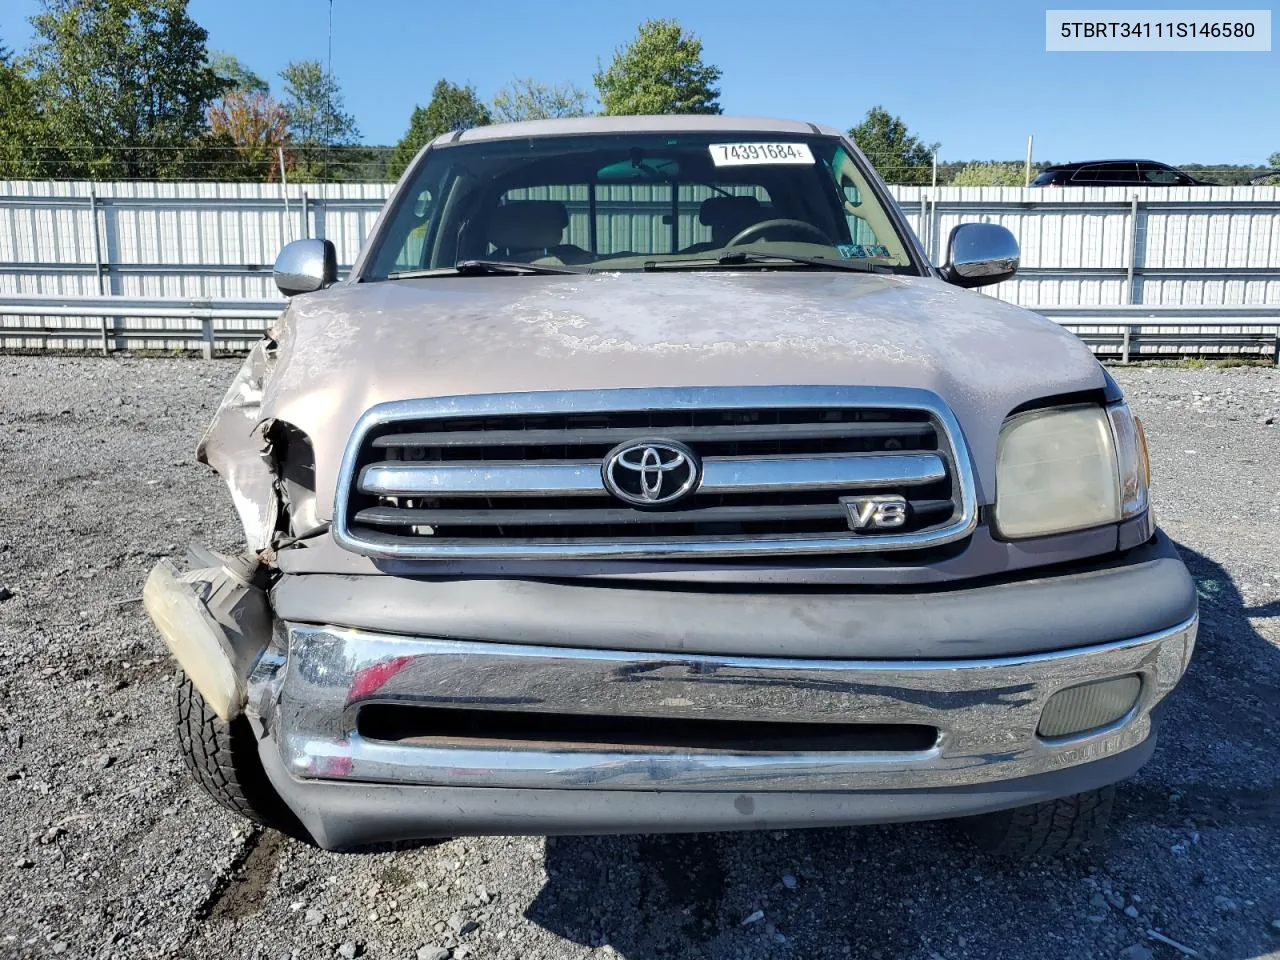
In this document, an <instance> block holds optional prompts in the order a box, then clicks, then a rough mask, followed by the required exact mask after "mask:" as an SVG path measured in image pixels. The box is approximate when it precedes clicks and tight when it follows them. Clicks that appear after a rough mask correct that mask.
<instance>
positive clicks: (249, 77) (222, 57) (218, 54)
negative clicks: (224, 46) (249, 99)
mask: <svg viewBox="0 0 1280 960" xmlns="http://www.w3.org/2000/svg"><path fill="white" fill-rule="evenodd" d="M209 69H210V70H212V71H213V72H214V73H216V74H217V75H218V76H219V77H220V78H221V79H222V81H223V83H224V88H223V89H225V90H226V91H227V93H264V94H265V93H270V92H271V85H270V84H268V83H267V81H265V80H263V79H262V77H260V76H258V75H257V74H256V73H254V72H253V71H252V70H250V69H249V68H248V67H246V66H245V65H244V64H243V63H241V62H240V58H239V57H237V56H236V55H235V54H232V53H227V52H226V51H224V50H215V51H213V52H212V53H210V54H209Z"/></svg>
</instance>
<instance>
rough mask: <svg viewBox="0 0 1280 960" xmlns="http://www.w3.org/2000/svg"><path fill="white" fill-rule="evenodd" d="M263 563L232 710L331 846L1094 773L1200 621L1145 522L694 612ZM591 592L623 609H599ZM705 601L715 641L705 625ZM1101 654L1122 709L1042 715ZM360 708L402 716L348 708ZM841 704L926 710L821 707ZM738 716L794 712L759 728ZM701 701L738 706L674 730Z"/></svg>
mask: <svg viewBox="0 0 1280 960" xmlns="http://www.w3.org/2000/svg"><path fill="white" fill-rule="evenodd" d="M322 581H323V582H322ZM287 585H289V578H285V581H283V582H282V584H281V585H278V586H277V589H276V593H275V595H274V599H275V609H276V613H277V615H278V616H279V617H280V618H281V620H280V626H281V628H282V629H281V630H280V642H279V643H277V644H276V645H274V646H273V648H272V649H271V650H270V651H268V653H267V654H266V655H265V656H264V657H263V658H262V659H261V660H260V661H259V662H258V664H257V667H256V668H255V670H254V673H253V675H252V676H251V677H250V682H249V695H248V701H247V704H246V713H247V714H248V715H249V717H250V720H251V721H252V722H253V724H254V725H255V727H256V729H257V730H258V732H259V735H260V751H261V754H262V758H263V763H264V766H265V767H266V769H267V771H268V774H269V775H270V776H271V778H272V780H273V783H274V784H275V786H276V788H277V790H278V791H279V793H280V794H281V796H282V797H284V799H285V800H286V802H287V803H288V804H289V806H290V807H291V808H292V809H293V810H294V812H295V813H296V814H297V815H298V816H299V818H300V819H301V820H302V822H303V823H304V825H305V826H306V827H307V828H308V830H310V832H311V833H312V835H313V836H314V837H315V838H316V839H317V841H318V842H320V843H321V844H323V845H325V846H330V847H337V846H345V845H349V844H353V843H362V842H373V841H381V840H395V839H409V838H415V837H427V836H440V835H457V834H467V833H488V832H501V833H533V834H545V833H592V832H617V831H629V830H634V831H649V830H661V831H681V830H704V829H742V828H752V829H754V828H764V827H770V828H771V827H785V826H820V825H830V824H849V823H866V822H883V821H890V820H911V819H926V818H936V817H952V816H962V815H966V814H972V813H980V812H984V811H987V810H994V809H1001V808H1005V807H1011V806H1018V805H1022V804H1025V803H1034V802H1038V801H1041V800H1045V799H1050V798H1053V797H1057V796H1064V795H1067V794H1071V793H1076V792H1080V791H1082V790H1088V789H1093V788H1095V787H1098V786H1101V785H1103V784H1106V783H1110V782H1113V781H1115V780H1118V779H1123V778H1124V777H1126V776H1128V775H1130V774H1132V773H1133V772H1134V771H1135V770H1136V769H1137V768H1138V767H1139V766H1140V765H1141V764H1142V763H1143V762H1145V760H1146V759H1147V757H1148V756H1149V755H1150V752H1151V750H1152V749H1153V747H1154V743H1155V737H1154V736H1153V725H1154V711H1155V709H1156V707H1157V706H1158V705H1159V704H1160V703H1161V701H1162V700H1163V699H1164V698H1165V697H1166V696H1167V695H1168V694H1169V692H1170V691H1171V690H1173V688H1174V687H1175V685H1176V684H1177V683H1178V681H1179V679H1180V678H1181V676H1182V674H1183V672H1184V671H1185V670H1186V667H1187V664H1188V662H1189V660H1190V657H1191V653H1192V649H1193V647H1194V643H1195V637H1196V629H1197V615H1196V603H1195V592H1194V587H1193V585H1192V584H1191V581H1190V578H1189V577H1188V576H1187V573H1186V570H1185V568H1184V567H1183V566H1182V564H1181V562H1180V561H1179V560H1178V558H1177V554H1176V552H1175V551H1174V549H1173V547H1172V545H1171V544H1170V543H1169V542H1168V540H1167V539H1165V538H1164V537H1162V536H1158V537H1157V538H1156V539H1155V540H1154V541H1153V542H1152V543H1151V544H1148V545H1146V546H1145V547H1143V548H1139V549H1137V550H1134V551H1130V552H1129V553H1128V554H1123V555H1120V556H1119V557H1113V558H1110V559H1108V560H1107V561H1105V562H1102V563H1100V564H1098V565H1097V566H1095V567H1093V568H1086V569H1075V570H1072V571H1063V572H1059V573H1057V574H1056V575H1055V574H1052V573H1048V574H1042V575H1041V576H1040V577H1038V578H1035V579H1033V580H1029V581H1008V582H996V583H991V584H988V585H986V586H971V587H966V588H965V589H963V590H959V591H940V592H938V593H936V594H927V593H925V594H918V595H917V594H910V595H903V594H897V595H895V594H892V593H880V594H869V593H858V592H854V593H843V594H830V593H827V594H822V593H818V594H813V595H812V596H811V597H810V598H809V599H811V600H812V603H808V602H806V598H804V597H803V596H800V595H795V594H774V595H770V594H768V593H755V594H749V595H743V596H742V597H740V598H738V599H739V600H740V602H741V603H742V604H744V605H746V606H749V607H750V609H751V611H752V613H753V614H754V616H750V617H747V616H744V615H739V616H737V617H733V616H732V614H731V612H730V607H729V606H726V603H725V601H732V600H733V599H734V597H733V596H732V595H724V594H714V593H713V594H707V595H706V597H707V598H709V599H708V600H707V603H706V604H705V606H704V608H703V610H702V614H701V616H698V615H697V609H696V605H695V606H691V604H694V603H695V596H694V595H692V594H689V593H679V592H668V591H665V590H664V591H631V590H627V591H622V592H619V591H617V590H616V589H615V588H609V587H598V588H595V589H594V590H592V589H591V588H587V587H581V588H579V587H567V586H565V587H559V588H560V589H564V590H578V591H580V593H575V594H574V597H575V598H577V597H579V596H581V597H583V602H582V603H581V604H577V603H575V604H568V602H567V598H565V597H561V598H559V599H561V600H563V601H565V603H564V604H562V605H552V604H543V601H546V600H548V599H549V598H547V597H543V596H542V595H541V593H540V591H541V590H542V589H543V587H546V588H547V589H549V590H554V589H557V588H558V587H557V585H555V584H541V583H536V582H530V583H522V582H520V581H509V582H507V581H495V582H493V583H492V584H487V585H486V584H485V583H479V584H478V583H477V582H475V581H472V580H458V581H449V580H435V581H421V580H419V581H412V580H405V579H402V578H397V577H385V576H378V577H352V578H347V577H324V578H318V577H308V578H305V582H303V583H301V584H296V583H295V584H293V585H292V586H290V588H289V589H288V590H285V589H283V587H285V586H287ZM325 586H327V587H328V588H329V589H327V590H324V589H321V587H325ZM485 589H494V590H497V589H502V590H506V591H507V593H505V594H504V600H505V602H504V603H503V604H502V606H501V607H500V608H498V609H495V608H494V607H492V606H484V605H480V604H476V603H475V602H474V601H475V600H476V592H477V591H481V592H483V590H485ZM522 590H524V591H525V592H521V591H522ZM395 591H401V593H399V594H397V593H395ZM322 596H323V597H326V598H327V599H326V600H325V602H323V603H319V604H318V606H317V607H316V608H315V609H318V610H321V611H323V615H324V620H325V621H327V622H320V623H314V622H306V621H307V620H310V619H311V618H310V617H305V616H302V615H300V614H301V613H302V606H301V604H300V601H301V600H303V599H305V598H307V597H311V598H317V597H322ZM344 597H353V598H356V600H355V601H354V602H352V603H351V604H350V605H349V606H347V605H345V604H342V603H341V600H342V598H344ZM450 598H452V602H451V603H450V602H449V599H450ZM609 598H613V599H616V600H618V601H619V602H620V603H622V604H623V607H622V609H623V610H624V611H625V612H626V613H627V616H625V617H624V616H621V615H619V614H617V611H616V610H615V611H614V615H612V616H610V615H609V614H608V604H607V602H606V601H607V600H608V599H609ZM710 598H714V602H713V601H712V599H710ZM397 600H398V601H399V602H392V601H397ZM521 600H524V601H528V603H521V602H517V601H521ZM1037 600H1038V601H1039V605H1038V606H1036V605H1033V601H1037ZM641 603H644V604H646V605H647V611H648V614H647V616H640V617H638V618H636V617H633V616H632V614H634V613H637V612H639V613H643V612H644V610H645V608H643V607H635V608H634V609H633V605H638V604H641ZM335 604H336V605H335ZM602 604H604V607H605V609H601V605H602ZM730 606H731V604H730ZM922 608H923V609H924V610H926V611H927V612H928V614H929V617H928V620H929V621H930V622H929V623H928V624H927V625H925V626H923V627H921V628H920V629H919V631H918V632H917V627H920V625H921V617H922ZM344 609H345V610H347V611H348V613H349V616H347V617H344V615H343V613H342V611H343V610H344ZM522 611H529V618H528V619H525V618H523V617H522V615H521V614H522ZM1037 611H1038V615H1037ZM690 617H691V618H692V619H689V618H690ZM316 619H319V616H317V617H316ZM388 620H390V621H394V622H395V623H397V624H407V623H410V622H413V623H418V624H419V626H418V627H417V628H415V629H403V628H400V629H389V627H391V623H388V622H385V621H388ZM726 620H728V621H729V622H730V623H731V624H732V626H733V633H734V634H735V636H736V638H737V644H736V645H737V647H738V650H737V651H735V653H734V655H730V654H727V653H723V652H721V650H720V649H718V648H722V646H723V645H724V644H727V643H728V642H729V641H730V638H729V637H728V636H726V635H724V633H723V629H722V628H723V627H724V625H725V621H726ZM682 622H683V624H684V627H683V628H681V626H680V624H681V623H682ZM531 623H532V625H531ZM626 623H630V624H632V630H633V631H634V634H633V636H634V638H635V639H634V642H632V643H627V642H626V640H625V638H626V636H627V634H626V632H625V624H626ZM336 624H341V625H336ZM491 627H492V629H490V628H491ZM553 627H554V628H556V629H555V631H554V635H551V634H552V628H553ZM716 631H720V632H719V633H717V632H716ZM520 634H523V635H524V636H523V638H521V637H520V636H518V635H520ZM908 634H914V635H915V636H916V638H917V639H916V641H915V642H914V643H911V642H906V641H905V640H902V641H901V642H900V638H905V637H906V636H907V635H908ZM602 637H604V638H608V639H607V640H605V639H602ZM610 641H612V642H610ZM894 648H896V654H895V653H893V652H892V651H893V650H894ZM762 651H766V652H762ZM775 651H785V652H775ZM887 653H888V654H889V655H886V654H887ZM1118 677H1128V678H1132V677H1136V678H1138V680H1139V681H1140V683H1139V684H1136V685H1135V684H1134V683H1133V682H1132V680H1130V681H1128V683H1129V688H1130V689H1134V688H1135V687H1136V690H1137V695H1136V699H1135V700H1134V701H1133V703H1132V706H1131V708H1130V709H1128V711H1127V712H1125V713H1123V715H1121V716H1118V718H1117V719H1115V720H1113V721H1111V722H1108V723H1106V724H1104V725H1100V726H1097V727H1094V728H1092V729H1089V730H1087V731H1085V732H1084V733H1079V734H1072V735H1069V736H1065V737H1056V738H1047V737H1044V736H1041V735H1040V734H1039V732H1038V731H1039V729H1040V723H1041V715H1042V712H1043V710H1044V707H1045V704H1046V703H1047V702H1048V701H1049V699H1050V698H1051V697H1053V696H1054V694H1056V693H1058V692H1060V691H1062V690H1064V689H1066V688H1068V687H1073V686H1076V685H1079V684H1082V683H1087V682H1090V681H1096V680H1106V679H1112V678H1118ZM379 711H382V714H381V715H386V714H387V712H388V711H390V712H391V713H393V714H394V715H395V716H398V717H404V716H411V717H414V718H416V719H415V720H414V721H413V722H412V723H409V724H407V725H405V726H402V727H397V726H396V724H395V723H391V724H390V725H388V724H386V723H383V724H381V725H379V724H377V723H372V722H366V720H367V718H369V717H373V716H377V715H380V714H379ZM446 716H447V717H449V718H450V719H449V720H448V722H443V721H441V718H442V717H446ZM459 717H461V718H462V719H461V720H459ZM619 718H625V719H623V720H620V719H619ZM414 724H416V726H414ZM862 724H867V725H876V728H877V729H881V728H885V729H890V730H895V731H896V730H911V731H921V730H923V731H927V732H928V736H927V738H926V739H925V740H923V741H922V740H919V739H912V740H911V741H910V742H909V743H905V744H904V742H903V741H902V740H892V738H890V740H889V741H874V742H867V741H863V740H856V739H855V740H840V739H839V737H836V736H834V735H832V736H828V735H827V734H828V733H829V732H831V731H835V730H837V729H838V728H843V729H846V730H848V729H857V730H861V729H863V728H862V727H859V726H858V725H862ZM717 725H719V726H717ZM752 725H754V726H752ZM620 727H621V728H624V729H625V731H626V732H627V736H625V737H622V738H619V737H617V736H616V734H617V732H618V730H619V729H620ZM748 727H751V730H752V731H762V732H763V733H762V735H763V736H765V737H766V738H767V737H768V736H769V734H770V733H771V732H772V731H773V729H774V728H777V729H783V728H786V729H789V730H792V731H794V730H796V729H800V730H801V733H800V734H799V735H798V738H797V739H793V740H791V741H789V742H785V743H781V744H780V743H778V742H762V741H759V740H757V739H755V737H756V734H755V733H754V732H752V733H749V734H745V735H743V734H742V733H741V731H743V730H745V729H747V728H748ZM597 728H598V729H597ZM709 728H715V729H716V730H718V731H723V730H725V729H730V730H733V731H735V733H734V734H732V735H730V736H729V740H728V741H727V745H726V742H713V741H714V740H715V738H714V737H712V738H710V739H709V740H708V741H705V742H704V741H702V740H697V741H696V742H689V741H687V740H685V741H681V740H679V735H680V734H681V733H682V732H684V731H688V730H694V729H697V730H706V729H709ZM673 730H674V731H676V734H675V735H672V734H671V731H673ZM495 731H496V732H495ZM548 731H551V732H550V733H548ZM661 731H666V732H667V733H666V734H665V735H664V734H662V733H661ZM810 731H812V734H810ZM664 736H667V739H664ZM735 736H736V739H734V737H735ZM695 739H696V738H695Z"/></svg>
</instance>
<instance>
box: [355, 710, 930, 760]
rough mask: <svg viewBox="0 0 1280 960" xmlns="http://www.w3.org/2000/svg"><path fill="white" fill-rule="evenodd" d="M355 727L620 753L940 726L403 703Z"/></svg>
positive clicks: (822, 742)
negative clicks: (620, 713) (513, 709)
mask: <svg viewBox="0 0 1280 960" xmlns="http://www.w3.org/2000/svg"><path fill="white" fill-rule="evenodd" d="M356 729H357V732H358V733H359V734H360V735H361V736H362V737H365V738H367V739H369V740H380V741H384V742H392V743H398V744H402V745H406V746H433V747H445V748H452V749H465V748H468V747H474V748H479V749H510V750H520V749H529V750H547V749H552V750H557V751H591V752H596V751H602V750H604V751H614V752H619V753H659V752H670V751H679V752H689V753H697V752H706V753H710V752H715V753H732V754H778V753H915V752H919V751H922V750H928V749H930V748H931V747H933V745H934V744H935V743H936V742H937V739H938V731H937V728H935V727H930V726H924V725H921V724H878V723H815V722H802V723H794V722H792V723H780V722H770V721H761V720H712V719H702V718H689V717H680V718H677V717H615V716H601V715H598V714H582V715H574V714H554V713H527V712H518V711H509V710H469V709H457V708H452V707H424V706H403V705H399V704H369V705H367V706H365V707H362V708H361V709H360V712H359V714H358V715H357V717H356Z"/></svg>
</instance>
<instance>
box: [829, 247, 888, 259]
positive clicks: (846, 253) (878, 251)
mask: <svg viewBox="0 0 1280 960" xmlns="http://www.w3.org/2000/svg"><path fill="white" fill-rule="evenodd" d="M836 249H837V250H838V251H840V256H841V258H842V259H844V260H866V259H873V260H888V259H889V248H888V247H886V246H883V245H882V244H878V243H840V244H837V245H836Z"/></svg>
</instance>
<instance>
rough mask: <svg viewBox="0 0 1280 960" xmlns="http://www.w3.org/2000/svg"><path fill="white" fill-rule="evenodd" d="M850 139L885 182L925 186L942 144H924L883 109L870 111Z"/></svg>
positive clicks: (930, 177)
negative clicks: (935, 153) (934, 155)
mask: <svg viewBox="0 0 1280 960" xmlns="http://www.w3.org/2000/svg"><path fill="white" fill-rule="evenodd" d="M849 136H850V137H852V138H853V142H854V143H856V144H857V145H858V148H859V149H860V150H861V151H862V152H863V153H865V154H866V155H867V159H868V160H870V161H871V163H872V164H873V165H874V166H875V168H876V170H878V171H879V172H880V176H882V177H883V178H884V179H885V181H886V182H888V183H898V184H917V185H919V184H925V183H929V182H930V181H931V179H932V177H933V154H934V152H935V151H937V149H938V147H939V146H940V144H937V143H929V144H927V143H924V142H923V141H922V140H920V139H919V138H918V137H915V136H913V135H912V134H911V133H910V132H909V131H908V130H907V125H906V124H905V123H903V122H902V120H901V119H899V118H898V117H895V116H893V115H892V114H891V113H889V111H887V110H885V109H884V107H880V106H875V107H872V108H871V109H870V110H868V111H867V116H866V119H864V120H863V121H862V122H861V123H860V124H858V125H857V126H856V127H854V128H853V129H852V130H850V131H849Z"/></svg>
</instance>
